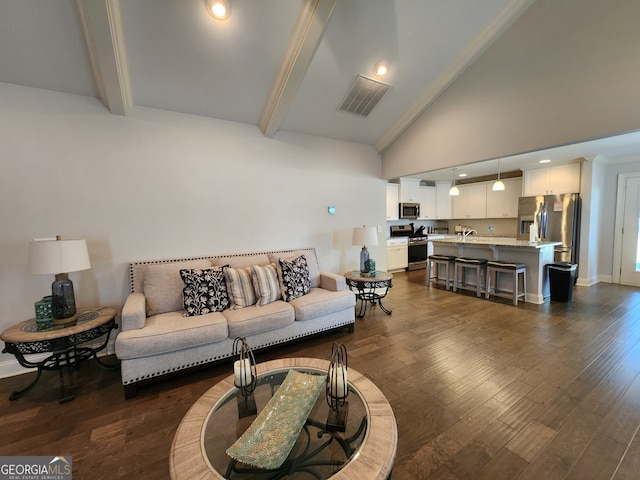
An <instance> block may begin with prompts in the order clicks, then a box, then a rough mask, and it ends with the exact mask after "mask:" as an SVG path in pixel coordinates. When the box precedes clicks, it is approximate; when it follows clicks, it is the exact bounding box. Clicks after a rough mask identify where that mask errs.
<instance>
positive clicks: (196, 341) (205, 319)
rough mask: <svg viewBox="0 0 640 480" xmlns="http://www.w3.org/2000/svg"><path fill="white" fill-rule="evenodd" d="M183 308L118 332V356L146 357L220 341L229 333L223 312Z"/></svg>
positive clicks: (150, 318) (153, 317)
mask: <svg viewBox="0 0 640 480" xmlns="http://www.w3.org/2000/svg"><path fill="white" fill-rule="evenodd" d="M183 313H184V312H183V311H182V310H178V311H175V312H169V313H162V314H160V315H154V316H152V317H148V318H147V320H146V322H145V325H144V328H141V329H136V330H127V331H126V332H120V333H119V334H118V336H117V337H116V349H117V352H116V353H117V356H118V358H120V359H130V358H139V357H148V356H151V355H159V354H162V353H168V352H175V351H178V350H183V349H188V348H193V347H196V346H199V345H206V344H208V343H216V342H221V341H223V340H225V339H227V338H228V337H229V329H228V327H227V319H226V318H225V317H224V315H223V314H222V313H219V312H214V313H209V314H207V315H197V316H193V317H185V316H184V315H183Z"/></svg>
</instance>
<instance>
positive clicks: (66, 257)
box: [29, 240, 91, 274]
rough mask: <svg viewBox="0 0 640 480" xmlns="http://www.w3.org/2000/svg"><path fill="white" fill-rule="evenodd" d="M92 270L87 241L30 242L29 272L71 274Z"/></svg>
mask: <svg viewBox="0 0 640 480" xmlns="http://www.w3.org/2000/svg"><path fill="white" fill-rule="evenodd" d="M89 268H91V262H90V261H89V252H88V251H87V242H86V240H41V241H33V242H29V272H31V273H36V274H39V273H40V274H47V273H49V274H50V273H53V274H58V273H69V272H77V271H80V270H87V269H89Z"/></svg>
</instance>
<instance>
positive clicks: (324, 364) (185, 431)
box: [170, 358, 398, 480]
mask: <svg viewBox="0 0 640 480" xmlns="http://www.w3.org/2000/svg"><path fill="white" fill-rule="evenodd" d="M296 367H298V368H302V369H304V368H316V369H319V370H328V368H329V361H327V360H321V359H318V358H283V359H279V360H272V361H269V362H264V363H260V364H258V365H257V372H258V375H261V374H265V373H266V372H269V371H273V370H279V369H283V368H296ZM233 380H234V375H233V374H230V375H229V376H228V377H226V378H225V379H223V380H221V381H220V382H219V383H217V384H216V385H214V386H213V387H211V388H210V389H209V390H208V391H207V392H206V393H205V394H204V395H202V397H200V398H199V399H198V400H197V401H196V402H195V403H194V404H193V406H192V407H191V409H190V410H189V411H188V412H187V414H186V415H185V416H184V418H183V419H182V422H180V425H179V426H178V430H177V431H176V435H175V437H174V439H173V445H172V446H171V454H170V471H171V478H172V479H174V480H178V479H184V480H192V479H194V478H198V479H201V480H204V479H224V477H223V476H222V474H221V473H218V472H216V471H214V470H212V469H211V468H210V467H209V464H208V462H207V459H206V452H205V451H204V450H203V443H202V430H203V428H204V426H205V422H206V421H207V418H208V416H209V413H210V412H211V410H212V409H213V408H214V407H215V406H216V404H218V402H220V401H221V399H223V398H224V397H225V396H227V395H228V394H229V391H230V390H233V389H235V387H234V384H233ZM349 384H350V386H351V387H353V388H354V389H355V390H357V392H358V394H359V395H360V397H361V398H362V400H363V403H364V404H365V407H366V409H367V418H368V422H369V423H368V427H367V429H368V432H367V437H366V438H365V440H364V442H363V444H362V445H361V447H360V452H359V454H358V455H357V456H356V458H354V459H352V460H351V461H349V462H348V463H347V464H346V465H345V466H344V468H342V470H340V471H339V472H337V473H336V474H335V475H333V476H332V477H331V478H332V479H335V480H344V479H363V478H366V479H368V480H369V479H370V480H374V479H380V480H382V479H386V478H388V476H389V475H390V473H391V470H392V468H393V462H394V459H395V456H396V450H397V446H398V429H397V425H396V419H395V416H394V414H393V410H392V409H391V405H389V402H388V400H387V398H386V397H385V396H384V394H383V393H382V392H381V391H380V389H378V387H376V385H375V384H374V383H373V382H371V380H369V379H368V378H366V377H365V376H364V375H362V374H361V373H359V372H357V371H355V370H353V369H351V368H350V369H349Z"/></svg>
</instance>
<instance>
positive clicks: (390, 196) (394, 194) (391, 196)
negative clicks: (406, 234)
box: [387, 183, 399, 220]
mask: <svg viewBox="0 0 640 480" xmlns="http://www.w3.org/2000/svg"><path fill="white" fill-rule="evenodd" d="M398 203H399V202H398V184H397V183H387V220H398V219H399V210H398Z"/></svg>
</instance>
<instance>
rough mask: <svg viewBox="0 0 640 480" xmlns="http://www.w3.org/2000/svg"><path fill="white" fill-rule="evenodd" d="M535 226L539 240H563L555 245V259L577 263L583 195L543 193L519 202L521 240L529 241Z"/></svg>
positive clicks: (519, 233)
mask: <svg viewBox="0 0 640 480" xmlns="http://www.w3.org/2000/svg"><path fill="white" fill-rule="evenodd" d="M531 225H533V229H534V231H535V235H536V240H538V241H553V242H562V245H557V246H556V247H555V254H554V261H555V262H571V263H577V260H578V247H579V238H578V236H579V231H580V195H579V194H577V193H565V194H561V195H539V196H537V197H520V199H519V201H518V239H520V240H529V228H530V226H531Z"/></svg>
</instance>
